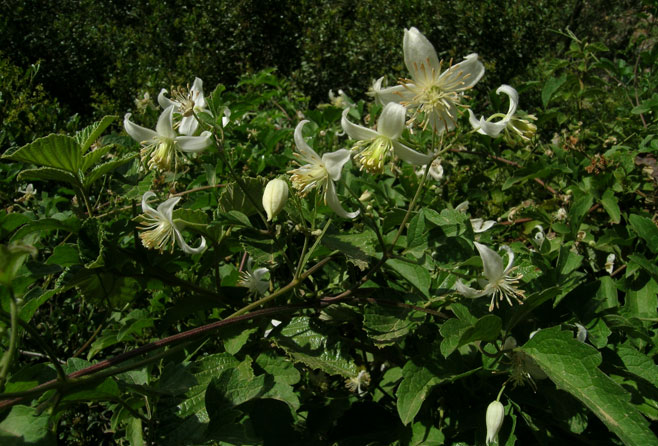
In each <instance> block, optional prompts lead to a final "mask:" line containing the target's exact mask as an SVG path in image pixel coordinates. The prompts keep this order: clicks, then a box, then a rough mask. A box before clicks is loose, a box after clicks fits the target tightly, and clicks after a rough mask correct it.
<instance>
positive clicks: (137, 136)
mask: <svg viewBox="0 0 658 446" xmlns="http://www.w3.org/2000/svg"><path fill="white" fill-rule="evenodd" d="M130 116H131V114H130V113H126V115H125V116H124V118H123V128H124V129H125V130H126V133H127V134H128V135H130V137H131V138H132V139H134V140H135V141H137V142H139V143H142V142H145V141H152V140H154V139H155V138H156V137H157V136H158V134H157V133H156V132H154V131H153V130H151V129H147V128H144V127H142V126H141V125H137V124H135V123H134V122H132V121H131V120H130Z"/></svg>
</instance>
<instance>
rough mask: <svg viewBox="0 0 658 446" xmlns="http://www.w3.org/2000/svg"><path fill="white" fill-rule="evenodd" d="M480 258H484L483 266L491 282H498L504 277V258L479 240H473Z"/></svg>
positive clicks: (485, 274)
mask: <svg viewBox="0 0 658 446" xmlns="http://www.w3.org/2000/svg"><path fill="white" fill-rule="evenodd" d="M473 244H474V245H475V247H476V248H477V250H478V252H479V253H480V258H482V267H483V268H484V277H486V278H487V280H488V281H489V283H496V282H498V281H499V280H500V279H502V278H503V276H504V272H503V258H502V257H500V256H499V255H498V253H497V252H496V251H494V250H493V249H491V248H489V247H487V246H485V245H482V244H480V243H478V242H473Z"/></svg>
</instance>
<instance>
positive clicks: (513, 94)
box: [468, 85, 537, 141]
mask: <svg viewBox="0 0 658 446" xmlns="http://www.w3.org/2000/svg"><path fill="white" fill-rule="evenodd" d="M501 93H504V94H506V95H507V96H508V97H509V109H508V110H507V113H506V114H505V115H503V114H502V113H495V114H493V115H491V116H489V117H488V118H487V119H484V116H482V117H480V119H479V120H478V119H477V117H476V116H475V113H473V110H471V109H469V110H468V114H469V122H470V123H471V126H473V128H474V129H475V130H477V132H478V133H480V134H482V135H488V136H491V137H492V138H496V137H497V136H498V135H500V133H501V132H502V131H503V130H504V131H505V132H506V133H508V134H509V133H510V132H513V134H516V135H517V136H519V137H520V138H521V139H522V140H524V141H528V140H529V139H530V138H532V136H533V135H534V134H535V133H536V131H537V126H535V125H534V124H533V123H531V122H530V121H528V120H527V119H522V118H519V117H517V116H515V113H516V108H517V106H518V105H519V93H518V92H517V91H516V90H515V89H514V88H513V87H510V86H509V85H501V86H500V87H498V89H497V90H496V94H501ZM497 118H500V119H499V120H497V121H495V119H497ZM527 118H528V119H531V120H534V119H536V118H535V117H534V116H533V115H528V116H527Z"/></svg>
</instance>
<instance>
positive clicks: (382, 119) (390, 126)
mask: <svg viewBox="0 0 658 446" xmlns="http://www.w3.org/2000/svg"><path fill="white" fill-rule="evenodd" d="M406 115H407V109H406V108H405V107H404V106H402V105H400V104H396V103H395V102H389V103H388V104H386V105H385V106H384V110H382V114H381V115H380V116H379V119H378V120H377V131H378V132H379V133H380V134H382V135H384V136H386V137H388V138H391V139H398V138H399V137H400V135H402V132H403V131H404V122H405V120H406V119H405V118H406ZM346 131H347V130H346ZM348 135H349V133H348Z"/></svg>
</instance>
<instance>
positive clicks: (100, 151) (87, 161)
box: [80, 145, 113, 172]
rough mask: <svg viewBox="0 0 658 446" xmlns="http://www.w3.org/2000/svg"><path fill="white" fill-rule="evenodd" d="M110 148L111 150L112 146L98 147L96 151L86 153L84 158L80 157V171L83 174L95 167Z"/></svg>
mask: <svg viewBox="0 0 658 446" xmlns="http://www.w3.org/2000/svg"><path fill="white" fill-rule="evenodd" d="M112 148H113V146H112V145H107V146H103V147H99V148H97V149H96V150H93V151H91V152H89V153H87V154H86V155H85V156H83V157H82V167H81V169H80V170H82V171H83V172H87V170H89V169H91V168H92V167H94V166H96V165H97V164H98V162H99V161H100V159H101V158H102V157H103V156H104V155H105V154H107V152H109V151H110V150H112Z"/></svg>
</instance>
